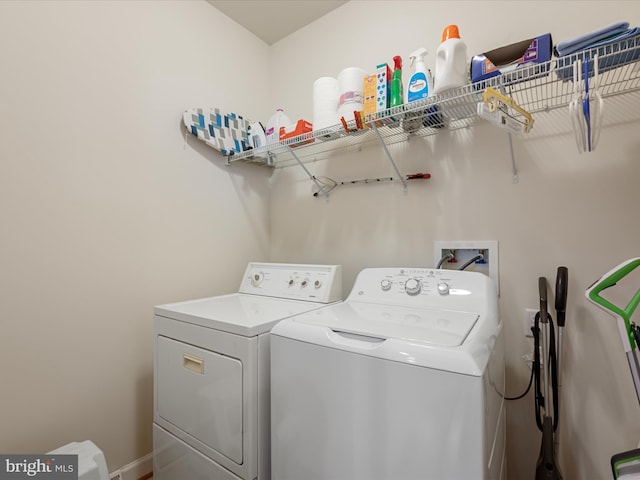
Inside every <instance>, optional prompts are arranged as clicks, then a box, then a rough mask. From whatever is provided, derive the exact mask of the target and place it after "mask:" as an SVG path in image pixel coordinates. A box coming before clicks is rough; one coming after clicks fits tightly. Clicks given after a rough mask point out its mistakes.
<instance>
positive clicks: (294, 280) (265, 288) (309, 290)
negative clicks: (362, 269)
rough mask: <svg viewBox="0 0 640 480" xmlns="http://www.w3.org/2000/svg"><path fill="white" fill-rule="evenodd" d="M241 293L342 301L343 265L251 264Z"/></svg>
mask: <svg viewBox="0 0 640 480" xmlns="http://www.w3.org/2000/svg"><path fill="white" fill-rule="evenodd" d="M239 292H240V293H249V294H254V295H264V296H268V297H276V298H287V299H291V300H307V301H311V302H318V303H333V302H336V301H338V300H342V268H341V266H340V265H306V264H300V265H299V264H289V263H249V265H248V266H247V270H246V271H245V274H244V276H243V278H242V284H241V285H240V289H239Z"/></svg>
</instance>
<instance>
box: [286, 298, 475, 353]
mask: <svg viewBox="0 0 640 480" xmlns="http://www.w3.org/2000/svg"><path fill="white" fill-rule="evenodd" d="M478 318H480V315H479V314H477V313H475V312H462V311H455V310H442V309H430V308H411V307H401V306H390V305H380V304H371V303H360V302H353V301H352V302H344V303H341V304H338V305H335V306H332V307H328V308H325V309H323V310H319V311H318V312H315V313H313V312H312V313H310V314H307V315H301V316H299V317H295V318H294V319H293V320H294V321H295V322H299V323H303V324H308V325H317V326H323V327H327V328H330V329H331V330H333V331H334V332H343V333H350V334H354V335H364V336H368V337H376V338H380V339H399V340H406V341H412V342H421V343H426V344H430V345H433V346H442V347H455V346H457V345H462V343H463V342H464V341H465V339H466V338H467V335H469V332H471V329H472V328H473V326H474V325H475V324H476V322H477V321H478Z"/></svg>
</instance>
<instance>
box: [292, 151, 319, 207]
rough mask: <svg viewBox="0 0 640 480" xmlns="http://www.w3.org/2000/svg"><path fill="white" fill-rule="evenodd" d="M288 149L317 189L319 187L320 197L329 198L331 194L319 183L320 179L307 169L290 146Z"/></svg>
mask: <svg viewBox="0 0 640 480" xmlns="http://www.w3.org/2000/svg"><path fill="white" fill-rule="evenodd" d="M288 148H289V153H290V154H291V156H292V157H293V158H294V159H295V161H296V162H298V165H300V166H301V167H302V169H303V170H304V171H305V173H306V174H307V176H308V177H309V178H310V179H311V181H312V182H313V183H315V185H316V187H318V195H324V196H325V197H327V198H329V192H327V191H326V190H325V188H324V186H323V185H322V184H321V183H320V182H318V179H317V178H316V177H315V175H311V172H310V171H309V169H308V168H307V167H305V166H304V163H302V161H301V160H300V159H299V158H298V156H297V155H296V152H294V151H293V148H291V147H290V146H288Z"/></svg>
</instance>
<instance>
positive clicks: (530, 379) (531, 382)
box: [504, 365, 533, 400]
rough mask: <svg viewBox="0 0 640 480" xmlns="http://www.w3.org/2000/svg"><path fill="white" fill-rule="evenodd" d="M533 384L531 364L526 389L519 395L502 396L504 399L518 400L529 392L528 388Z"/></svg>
mask: <svg viewBox="0 0 640 480" xmlns="http://www.w3.org/2000/svg"><path fill="white" fill-rule="evenodd" d="M532 384H533V365H532V366H531V375H530V376H529V385H527V389H526V390H525V391H524V392H523V393H521V394H520V395H517V396H515V397H504V399H505V400H520V399H521V398H524V397H525V396H526V395H527V393H529V390H531V385H532Z"/></svg>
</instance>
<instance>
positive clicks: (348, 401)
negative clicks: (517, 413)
mask: <svg viewBox="0 0 640 480" xmlns="http://www.w3.org/2000/svg"><path fill="white" fill-rule="evenodd" d="M501 327H502V324H501V322H500V321H499V317H498V310H497V293H496V287H495V285H494V283H493V282H492V280H491V279H490V278H489V277H487V276H485V275H483V274H480V273H474V272H465V271H452V270H434V269H413V268H372V269H365V270H363V271H362V272H360V274H359V275H358V277H357V279H356V282H355V284H354V286H353V289H352V291H351V293H350V294H349V296H348V298H347V299H346V300H345V301H344V302H342V303H339V304H337V305H331V306H328V307H327V308H324V309H322V310H316V311H313V312H308V313H304V314H301V315H296V316H294V317H292V318H289V319H287V320H284V321H282V322H280V323H278V324H277V325H276V326H275V327H274V328H273V329H272V332H271V372H272V375H271V415H272V417H271V462H272V477H273V479H274V480H486V479H491V480H498V479H502V478H505V477H506V464H505V408H504V400H503V397H502V394H503V392H504V382H505V380H504V353H503V352H504V347H503V342H502V336H501V334H500V333H501Z"/></svg>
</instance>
